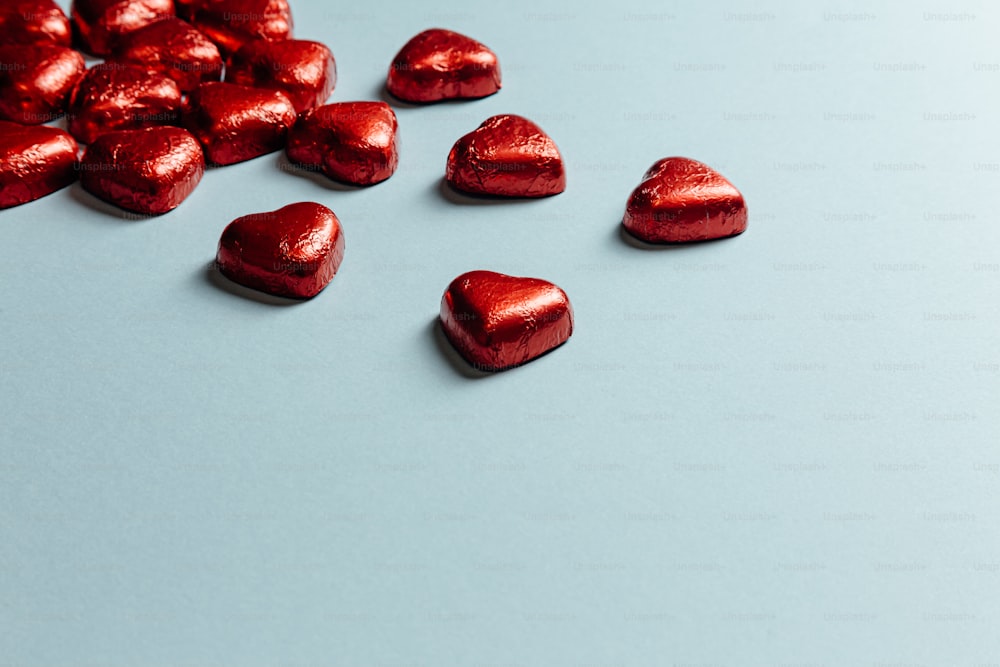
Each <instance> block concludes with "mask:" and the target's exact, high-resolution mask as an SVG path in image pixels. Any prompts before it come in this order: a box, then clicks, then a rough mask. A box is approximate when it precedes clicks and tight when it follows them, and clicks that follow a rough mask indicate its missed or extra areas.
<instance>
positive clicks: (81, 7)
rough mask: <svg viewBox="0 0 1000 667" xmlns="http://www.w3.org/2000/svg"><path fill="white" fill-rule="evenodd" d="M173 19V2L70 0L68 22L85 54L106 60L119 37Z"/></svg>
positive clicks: (165, 0)
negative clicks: (71, 23)
mask: <svg viewBox="0 0 1000 667" xmlns="http://www.w3.org/2000/svg"><path fill="white" fill-rule="evenodd" d="M171 16H174V2H173V0H73V4H72V5H70V19H71V20H72V21H73V26H74V27H75V28H76V34H77V36H78V37H79V39H80V45H81V47H82V48H83V50H84V51H86V52H87V53H92V54H94V55H95V56H108V55H111V52H112V51H114V49H115V47H116V46H117V45H118V40H119V39H121V37H122V36H123V35H127V34H128V33H130V32H134V31H136V30H138V29H139V28H142V27H143V26H146V25H149V24H150V23H154V22H156V21H159V20H161V19H165V18H169V17H171Z"/></svg>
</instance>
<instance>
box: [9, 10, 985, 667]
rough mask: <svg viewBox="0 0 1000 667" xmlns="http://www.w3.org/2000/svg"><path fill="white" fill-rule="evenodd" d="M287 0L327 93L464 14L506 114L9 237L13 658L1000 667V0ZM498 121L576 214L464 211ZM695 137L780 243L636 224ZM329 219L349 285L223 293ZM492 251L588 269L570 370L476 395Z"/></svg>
mask: <svg viewBox="0 0 1000 667" xmlns="http://www.w3.org/2000/svg"><path fill="white" fill-rule="evenodd" d="M63 6H64V7H66V6H68V3H65V4H64V5H63ZM293 10H294V13H295V19H296V35H297V36H299V37H302V38H308V39H318V40H321V41H324V42H325V43H327V44H329V45H330V46H331V48H332V49H333V51H334V53H335V55H336V58H337V62H338V67H339V75H340V78H339V82H338V85H337V89H336V91H335V93H334V95H333V97H332V98H331V101H348V100H360V99H379V98H380V97H381V96H382V94H383V93H382V85H383V81H384V76H385V71H386V69H387V67H388V64H389V62H390V60H391V58H392V56H393V55H394V54H395V53H396V51H397V50H398V49H399V48H400V47H401V46H402V44H403V43H404V42H405V41H406V40H407V39H409V38H410V37H411V36H412V35H414V34H416V33H417V32H419V31H420V30H423V29H425V28H428V27H432V26H442V27H449V28H452V29H455V30H459V31H462V32H465V33H467V34H469V35H471V36H473V37H475V38H477V39H480V40H481V41H483V42H484V43H486V44H488V45H489V46H491V47H492V48H493V49H494V50H495V51H496V52H497V53H498V54H499V57H500V60H501V63H502V69H503V73H504V88H503V90H502V91H501V92H500V93H499V94H498V95H496V96H493V97H490V98H487V99H483V100H479V101H474V102H465V103H456V104H441V105H435V106H429V107H421V108H415V107H408V106H404V105H397V107H396V109H397V114H398V116H399V122H400V139H401V152H402V153H401V163H400V167H399V170H398V172H397V173H396V175H395V176H393V178H392V179H390V180H389V181H387V182H385V183H383V184H381V185H378V186H375V187H373V188H369V189H352V188H344V187H339V186H336V185H334V184H331V183H329V182H325V181H323V180H322V179H319V178H314V177H310V176H304V175H301V174H295V173H291V172H290V171H289V169H288V168H287V163H286V162H285V161H284V159H283V158H282V157H280V156H279V155H277V154H275V155H270V156H265V157H262V158H260V159H257V160H253V161H251V162H247V163H244V164H240V165H236V166H231V167H226V168H222V169H216V170H212V171H210V172H209V173H207V174H206V176H205V178H204V179H203V181H202V183H201V185H200V186H199V187H198V189H197V190H196V191H195V192H194V194H193V195H192V196H191V197H190V198H189V199H188V200H187V201H186V202H185V203H184V204H183V205H182V206H181V207H180V208H178V209H177V210H175V211H174V212H172V213H170V214H168V215H165V216H162V217H160V218H155V219H150V220H134V219H128V217H126V216H123V214H122V213H121V212H120V211H117V210H116V209H113V208H111V207H108V206H106V205H104V204H102V203H101V202H99V201H97V200H96V199H94V198H93V197H91V196H90V195H88V194H87V193H85V192H83V191H82V190H81V189H80V188H79V186H78V185H77V186H73V187H72V188H70V189H68V190H65V191H62V192H59V193H56V194H54V195H52V196H50V197H47V198H45V199H43V200H40V201H37V202H34V203H31V204H28V205H25V206H22V207H18V208H16V209H11V210H7V211H4V212H0V285H2V291H0V341H2V342H0V667H14V666H18V667H22V666H32V667H33V666H36V665H37V666H43V665H44V666H60V667H61V666H64V665H65V666H70V665H72V666H74V667H91V666H93V667H97V666H110V665H114V666H117V665H122V666H126V665H129V666H132V665H164V666H166V665H171V666H173V665H179V666H185V667H187V666H190V667H196V666H197V667H201V666H207V665H243V666H256V665H262V666H263V665H276V666H283V667H307V666H318V665H351V666H368V667H373V666H381V667H389V666H415V665H421V666H422V665H427V666H428V667H430V666H434V665H461V666H467V667H472V666H476V667H500V666H504V667H520V666H523V667H534V666H538V667H542V666H545V667H598V666H604V667H612V666H614V667H647V666H648V667H653V666H657V667H659V666H663V665H673V666H676V667H679V666H681V665H686V666H694V665H698V666H702V667H707V666H709V665H712V666H719V665H726V666H728V665H732V666H737V665H739V666H743V665H747V666H765V665H767V666H774V667H778V666H784V667H790V666H792V665H798V666H805V665H809V666H813V667H817V666H830V667H832V666H835V665H843V666H854V667H856V666H859V665H862V666H863V665H871V666H880V665H881V666H888V665H923V666H931V665H940V666H945V665H947V666H949V667H956V666H960V667H984V666H987V665H996V664H998V663H1000V636H998V633H997V628H998V627H1000V532H998V529H1000V510H998V495H1000V494H998V485H1000V447H998V445H1000V442H998V440H1000V437H998V433H1000V429H998V426H1000V423H998V422H1000V420H998V416H997V405H998V398H1000V391H998V389H1000V344H998V339H997V331H998V324H1000V317H998V309H997V306H996V304H997V301H998V297H1000V258H998V250H997V249H998V247H1000V226H998V224H997V219H996V213H995V212H996V209H997V203H996V201H997V192H998V189H1000V154H998V140H997V137H998V133H997V127H998V121H1000V118H998V112H997V102H998V99H1000V98H998V93H997V90H998V86H1000V56H998V52H997V49H996V34H997V30H998V27H1000V7H998V6H997V5H995V4H989V3H986V2H978V3H977V2H962V3H943V2H912V3H909V2H908V3H903V2H895V3H889V2H885V3H876V4H874V5H873V4H871V3H861V2H851V3H838V4H836V5H834V4H833V3H828V4H827V5H807V4H804V3H798V2H790V1H787V2H780V1H773V2H764V3H757V2H738V1H736V0H728V1H724V0H716V1H713V2H699V3H694V2H689V3H682V4H681V3H674V4H670V5H664V4H662V3H656V2H652V1H649V2H640V1H625V2H620V3H608V4H604V5H601V6H593V5H589V4H584V5H567V4H565V3H559V2H555V1H554V0H538V1H535V2H510V3H502V4H500V3H493V2H484V1H474V2H465V3H461V4H460V5H459V4H456V3H444V2H435V3H402V2H398V3H379V2H374V3H337V4H336V5H333V4H332V3H326V2H320V1H319V0H315V1H309V0H297V1H296V2H295V3H294V5H293ZM496 113H517V114H521V115H524V116H527V117H529V118H531V119H533V120H535V121H536V122H538V123H539V124H540V125H541V126H542V127H543V128H544V129H545V130H547V131H548V133H549V134H550V135H551V136H552V137H553V138H554V140H555V141H556V143H557V144H558V145H559V147H560V148H561V150H562V152H563V155H564V158H565V160H566V163H567V171H568V183H569V185H568V189H567V191H566V192H565V193H564V194H562V195H559V196H557V197H553V198H550V199H545V200H542V201H531V202H494V201H490V202H482V201H474V200H466V199H464V198H460V197H455V196H453V195H450V194H449V193H448V192H447V191H446V190H442V187H441V178H442V175H443V172H444V162H445V157H446V155H447V153H448V150H449V148H450V147H451V145H452V143H453V142H454V141H455V140H456V139H457V138H458V137H459V136H461V135H462V134H465V133H466V132H468V131H470V130H472V129H473V128H475V127H476V126H477V125H478V124H479V123H480V122H481V121H482V120H484V119H485V118H487V117H488V116H491V115H493V114H496ZM668 155H684V156H689V157H693V158H696V159H699V160H702V161H704V162H707V163H709V164H711V165H713V166H715V167H717V168H718V169H720V170H721V171H722V172H723V173H724V174H725V175H726V176H728V177H729V178H730V179H731V180H732V181H733V182H734V183H735V184H736V185H737V186H738V187H739V188H740V189H741V190H742V191H743V193H744V195H745V196H746V199H747V201H748V203H749V208H750V212H751V214H750V227H749V230H748V232H747V233H746V234H744V235H743V236H741V237H738V238H735V239H730V240H726V241H722V242H717V243H710V244H703V245H696V246H691V247H684V248H673V249H664V250H649V249H643V248H637V247H635V246H634V245H633V244H630V243H629V242H627V239H624V238H623V237H622V236H621V234H620V231H619V226H618V223H619V221H620V219H621V214H622V212H623V209H624V203H625V200H626V198H627V196H628V194H629V193H630V191H631V190H632V188H633V187H635V185H636V184H637V183H638V181H639V179H640V177H641V175H642V173H643V172H644V171H645V170H646V168H647V167H649V165H650V164H652V163H653V162H654V161H655V160H657V159H659V158H661V157H665V156H668ZM300 200H314V201H318V202H322V203H324V204H326V205H329V206H330V207H331V208H333V210H334V211H336V212H337V214H338V216H339V217H340V219H341V221H342V222H343V225H344V230H345V234H346V239H347V252H346V258H345V260H344V263H343V265H342V266H341V270H340V272H339V273H338V275H337V277H336V279H335V280H334V282H333V283H332V284H331V285H330V287H329V288H328V289H327V290H326V291H325V292H323V293H322V294H321V295H320V296H318V297H317V298H315V299H313V300H312V301H309V302H307V303H301V304H295V305H286V304H280V303H277V302H275V301H271V300H267V299H257V298H255V297H253V296H252V295H251V294H250V293H249V292H245V291H240V290H233V289H231V288H229V287H228V286H227V285H226V283H225V282H224V281H221V280H219V279H218V278H217V277H213V274H212V272H211V271H210V270H209V265H210V262H211V261H212V259H213V257H214V253H215V247H216V244H217V242H218V238H219V235H220V233H221V231H222V229H223V227H224V226H225V225H226V224H227V223H228V222H229V221H230V220H232V219H233V218H235V217H237V216H240V215H243V214H247V213H252V212H260V211H268V210H273V209H275V208H278V207H280V206H283V205H285V204H288V203H291V202H294V201H300ZM480 268H482V269H491V270H496V271H501V272H504V273H510V274H514V275H526V276H534V277H540V278H545V279H548V280H551V281H553V282H555V283H557V284H558V285H560V286H561V287H563V288H564V289H565V290H566V291H567V293H568V294H569V295H570V298H571V299H572V302H573V305H574V308H575V311H576V323H577V329H576V332H575V334H574V335H573V337H572V338H571V339H570V341H569V342H568V344H567V345H565V346H564V347H562V348H560V349H559V350H557V351H556V352H554V353H553V354H550V355H547V356H545V357H544V358H542V359H539V360H537V361H535V362H533V363H531V364H528V365H526V366H524V367H521V368H518V369H515V370H512V371H509V372H506V373H501V374H497V375H492V376H488V377H475V376H473V377H470V375H469V373H468V372H467V369H465V368H464V367H463V366H462V365H461V363H459V362H456V359H455V358H454V356H453V355H452V354H451V352H450V351H449V349H448V347H447V345H446V344H445V345H443V344H442V341H441V339H440V337H439V335H437V334H436V332H435V327H434V322H435V318H436V315H437V311H438V303H439V299H440V297H441V293H442V292H443V290H444V289H445V287H446V286H447V284H448V283H449V282H450V281H451V279H452V278H454V277H455V276H457V275H458V274H460V273H463V272H464V271H467V270H471V269H480Z"/></svg>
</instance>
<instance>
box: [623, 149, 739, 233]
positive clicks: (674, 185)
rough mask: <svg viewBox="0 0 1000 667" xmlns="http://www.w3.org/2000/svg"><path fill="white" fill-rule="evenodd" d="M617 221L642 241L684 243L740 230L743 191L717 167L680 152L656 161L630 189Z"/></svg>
mask: <svg viewBox="0 0 1000 667" xmlns="http://www.w3.org/2000/svg"><path fill="white" fill-rule="evenodd" d="M622 224H623V225H624V226H625V229H627V230H628V231H629V232H630V233H631V234H632V235H633V236H635V237H637V238H639V239H642V240H643V241H646V242H648V243H690V242H693V241H710V240H712V239H720V238H725V237H728V236H736V235H737V234H742V233H743V232H744V231H745V230H746V228H747V207H746V203H745V202H744V200H743V195H742V194H741V193H740V191H739V190H737V189H736V186H734V185H733V184H732V183H730V182H729V181H728V180H726V179H725V177H723V176H722V174H720V173H719V172H717V171H715V170H714V169H712V168H711V167H709V166H708V165H706V164H702V163H701V162H698V161H696V160H692V159H690V158H685V157H669V158H664V159H662V160H659V161H658V162H656V163H655V164H654V165H653V166H652V167H650V168H649V170H648V171H647V172H646V174H645V176H643V179H642V183H640V184H639V186H638V187H637V188H636V189H635V191H633V192H632V196H631V197H629V200H628V204H627V206H626V209H625V217H624V218H623V219H622Z"/></svg>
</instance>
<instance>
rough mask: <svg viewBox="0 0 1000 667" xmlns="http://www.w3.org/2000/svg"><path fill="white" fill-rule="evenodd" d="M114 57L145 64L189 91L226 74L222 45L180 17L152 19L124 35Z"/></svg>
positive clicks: (183, 89) (118, 59)
mask: <svg viewBox="0 0 1000 667" xmlns="http://www.w3.org/2000/svg"><path fill="white" fill-rule="evenodd" d="M114 59H115V60H116V61H120V62H128V63H136V64H139V65H145V66H147V67H149V68H150V69H153V70H156V71H158V72H162V73H163V74H166V75H167V76H169V77H171V78H172V79H173V80H174V81H176V82H177V85H178V86H179V87H180V89H181V91H182V92H185V93H186V92H189V91H192V90H194V89H195V88H197V87H198V84H199V83H201V82H202V81H218V80H219V79H221V78H222V54H220V53H219V47H217V46H216V45H215V44H213V43H212V40H210V39H209V38H208V37H206V36H205V35H203V34H202V33H201V32H199V31H198V30H197V29H196V28H195V27H194V26H192V25H191V24H190V23H186V22H184V21H182V20H180V19H178V18H169V19H163V20H162V21H157V22H156V23H151V24H149V25H147V26H145V27H143V28H139V29H138V30H136V31H135V32H132V33H129V34H128V35H126V36H124V37H122V38H121V40H120V42H119V45H118V48H117V49H115V55H114Z"/></svg>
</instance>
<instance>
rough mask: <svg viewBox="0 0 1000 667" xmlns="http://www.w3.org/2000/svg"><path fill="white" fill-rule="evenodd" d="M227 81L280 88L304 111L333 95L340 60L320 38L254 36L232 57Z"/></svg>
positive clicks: (297, 110) (299, 109)
mask: <svg viewBox="0 0 1000 667" xmlns="http://www.w3.org/2000/svg"><path fill="white" fill-rule="evenodd" d="M226 81H228V82H230V83H238V84H242V85H244V86H256V87H257V88H272V89H275V90H280V91H281V92H283V93H284V94H285V95H287V96H288V99H290V100H291V101H292V103H293V104H294V105H295V111H296V112H298V113H302V112H303V111H305V110H306V109H312V108H313V107H317V106H319V105H321V104H323V103H324V102H326V100H327V99H328V98H329V97H330V94H331V93H332V92H333V88H334V86H336V84H337V64H336V62H334V60H333V54H332V53H331V52H330V49H328V48H327V47H326V46H325V45H323V44H320V43H319V42H310V41H308V40H304V39H286V40H279V41H270V40H266V39H255V40H251V41H249V42H247V43H245V44H244V45H243V46H241V47H240V48H239V50H238V51H237V52H236V53H234V54H233V56H232V58H230V59H229V62H228V63H227V64H226Z"/></svg>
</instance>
